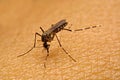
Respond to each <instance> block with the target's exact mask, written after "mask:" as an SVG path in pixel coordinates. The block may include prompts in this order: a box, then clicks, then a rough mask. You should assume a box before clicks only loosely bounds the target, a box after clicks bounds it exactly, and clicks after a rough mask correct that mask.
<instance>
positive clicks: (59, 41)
mask: <svg viewBox="0 0 120 80" xmlns="http://www.w3.org/2000/svg"><path fill="white" fill-rule="evenodd" d="M55 36H56V38H57V41H58V43H59V45H60V47H61V48H62V50H63V51H64V52H65V53H66V54H67V55H68V56H69V57H70V58H71V59H72V60H73V61H74V62H76V60H75V59H74V58H73V57H72V56H71V55H70V54H68V52H67V51H66V50H65V49H64V48H63V47H62V45H61V43H60V40H59V39H58V37H57V35H56V34H55Z"/></svg>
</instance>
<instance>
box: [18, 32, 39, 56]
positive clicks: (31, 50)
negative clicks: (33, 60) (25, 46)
mask: <svg viewBox="0 0 120 80" xmlns="http://www.w3.org/2000/svg"><path fill="white" fill-rule="evenodd" d="M37 35H38V36H41V35H40V34H39V33H37V32H36V33H35V39H34V45H33V47H31V49H29V50H28V51H27V52H25V53H24V54H21V55H19V56H17V57H21V56H24V55H25V54H27V53H29V52H30V51H32V50H33V48H35V46H36V36H37Z"/></svg>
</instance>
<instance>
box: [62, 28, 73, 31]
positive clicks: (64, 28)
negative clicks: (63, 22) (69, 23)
mask: <svg viewBox="0 0 120 80" xmlns="http://www.w3.org/2000/svg"><path fill="white" fill-rule="evenodd" d="M63 30H66V31H72V30H71V29H66V28H64V29H63Z"/></svg>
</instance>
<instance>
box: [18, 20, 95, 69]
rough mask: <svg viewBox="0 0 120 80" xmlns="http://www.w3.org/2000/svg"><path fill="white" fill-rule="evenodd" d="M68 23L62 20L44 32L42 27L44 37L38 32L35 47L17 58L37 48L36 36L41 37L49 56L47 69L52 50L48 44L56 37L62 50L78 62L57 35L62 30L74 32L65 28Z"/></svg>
mask: <svg viewBox="0 0 120 80" xmlns="http://www.w3.org/2000/svg"><path fill="white" fill-rule="evenodd" d="M67 24H68V22H67V21H66V19H63V20H60V21H59V22H57V23H56V24H53V25H51V28H49V29H48V30H46V31H44V30H43V28H42V27H40V29H41V31H42V32H43V33H42V35H41V34H39V33H38V32H36V33H35V38H34V45H33V47H31V49H29V50H28V51H27V52H25V53H23V54H21V55H19V56H17V57H21V56H24V55H26V54H27V53H29V52H30V51H32V50H33V49H34V48H35V47H36V36H37V35H38V36H40V37H41V40H42V42H43V47H44V48H45V49H46V50H47V55H46V58H45V62H44V67H45V68H46V64H45V63H46V61H47V58H48V56H49V48H50V44H48V42H51V41H53V39H54V37H56V39H57V41H58V43H59V46H60V47H61V49H62V50H63V51H64V52H65V53H66V54H67V55H68V56H69V57H70V58H71V59H72V60H73V61H74V62H76V60H75V59H74V58H73V57H72V56H71V55H70V54H69V53H68V52H67V51H66V50H65V49H64V48H63V46H62V44H61V43H60V40H59V38H58V36H57V34H56V33H58V32H60V31H61V30H66V31H69V32H72V31H73V30H71V29H67V28H65V27H66V26H67ZM95 27H97V26H92V27H87V28H84V29H77V30H74V31H82V30H87V29H90V28H95Z"/></svg>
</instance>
